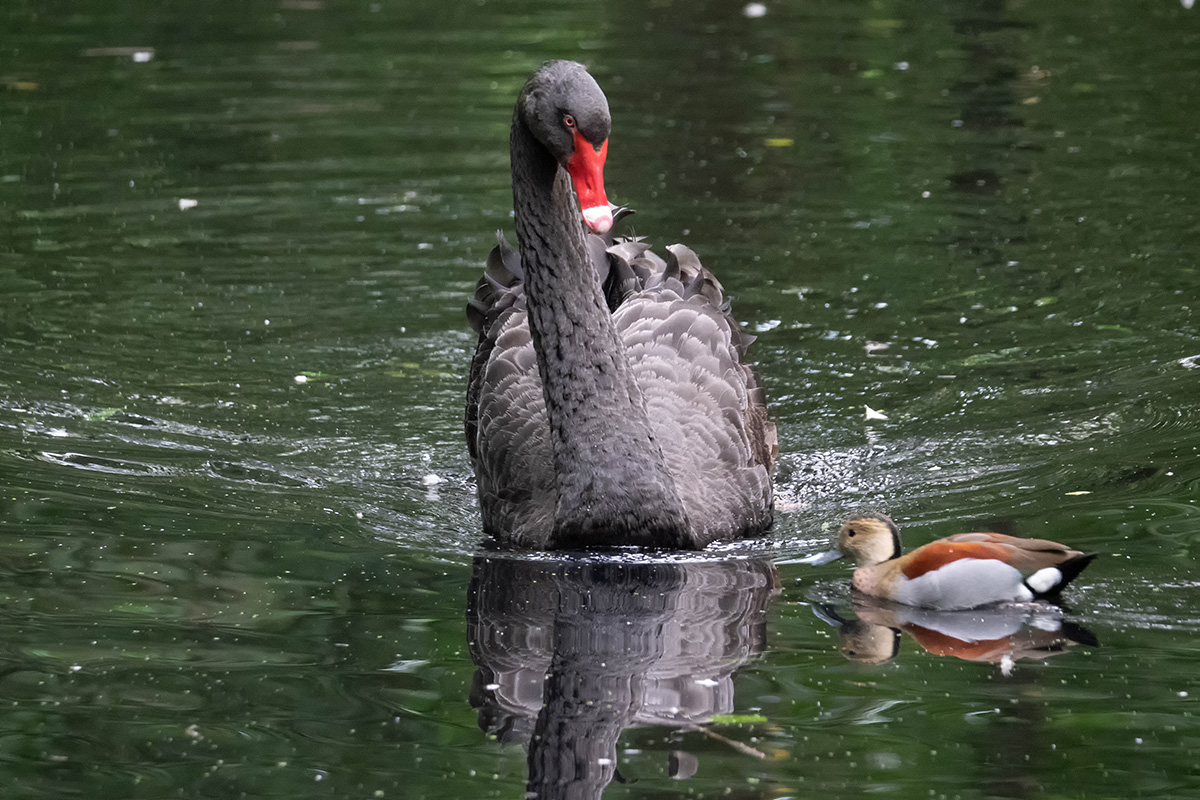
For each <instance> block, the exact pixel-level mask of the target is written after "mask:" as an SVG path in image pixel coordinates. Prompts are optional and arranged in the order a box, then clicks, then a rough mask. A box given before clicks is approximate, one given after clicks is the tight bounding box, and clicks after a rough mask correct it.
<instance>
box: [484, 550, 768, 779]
mask: <svg viewBox="0 0 1200 800" xmlns="http://www.w3.org/2000/svg"><path fill="white" fill-rule="evenodd" d="M778 593H779V578H778V574H777V573H776V571H775V568H774V567H773V566H772V565H771V564H769V563H767V562H762V561H730V562H689V563H684V562H670V561H667V562H663V561H658V562H653V563H651V562H646V561H620V560H615V559H613V558H607V559H605V558H603V557H592V558H585V557H579V558H575V559H567V560H561V559H560V560H522V559H518V558H507V557H503V556H479V557H477V558H476V560H475V564H474V573H473V575H472V578H471V588H470V593H469V597H468V603H467V631H468V637H469V643H470V650H471V658H472V660H473V661H474V662H475V665H476V667H477V670H476V672H475V678H474V684H473V686H472V688H471V705H472V707H473V708H475V709H477V710H478V712H479V724H480V727H481V728H483V729H484V730H486V731H489V732H493V733H495V735H496V737H497V738H498V739H499V741H500V742H501V743H514V742H520V743H527V747H528V764H529V778H528V794H527V796H528V797H556V798H557V797H567V798H584V797H599V796H600V795H601V793H602V792H603V790H604V787H605V786H607V785H608V783H609V782H610V781H612V780H613V778H614V777H619V776H618V773H617V739H618V737H619V736H620V735H621V732H622V731H623V730H625V729H626V728H628V727H632V726H642V725H664V726H671V727H680V728H686V727H692V726H698V725H702V724H704V723H705V722H707V721H709V720H711V719H712V718H713V717H714V716H716V715H720V714H728V713H731V712H732V711H733V710H734V698H733V674H734V672H735V671H736V670H737V669H738V668H739V667H741V666H742V665H744V664H746V663H747V662H749V661H751V660H753V659H754V658H756V657H757V656H758V655H759V654H761V653H762V652H763V651H764V649H765V648H766V640H767V637H766V611H767V607H768V606H769V605H770V602H771V598H773V597H774V596H775V595H776V594H778ZM673 759H674V761H673V763H672V774H673V775H674V776H676V777H687V775H688V774H690V771H693V770H694V763H692V760H691V758H690V757H689V756H688V755H687V754H677V755H675V756H673Z"/></svg>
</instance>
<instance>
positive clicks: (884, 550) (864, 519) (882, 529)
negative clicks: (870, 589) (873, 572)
mask: <svg viewBox="0 0 1200 800" xmlns="http://www.w3.org/2000/svg"><path fill="white" fill-rule="evenodd" d="M838 549H839V550H841V551H842V552H843V553H845V554H846V555H848V556H851V557H852V558H853V559H854V561H855V563H857V564H858V566H860V567H872V566H875V565H876V564H882V563H883V562H885V561H890V560H892V559H893V558H899V557H900V554H901V553H902V552H903V551H902V550H901V547H900V529H899V528H897V527H896V523H895V522H893V521H892V518H891V517H889V516H888V515H887V514H873V513H872V514H860V515H858V516H855V517H851V518H850V519H848V520H846V524H844V525H842V529H841V531H839V532H838Z"/></svg>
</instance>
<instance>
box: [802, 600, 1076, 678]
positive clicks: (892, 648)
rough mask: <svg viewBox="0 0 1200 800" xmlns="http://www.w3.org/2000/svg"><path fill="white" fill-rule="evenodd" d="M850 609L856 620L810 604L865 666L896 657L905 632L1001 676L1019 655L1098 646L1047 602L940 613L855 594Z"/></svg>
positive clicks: (846, 649)
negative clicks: (993, 669)
mask: <svg viewBox="0 0 1200 800" xmlns="http://www.w3.org/2000/svg"><path fill="white" fill-rule="evenodd" d="M853 608H854V613H855V615H856V616H857V619H846V618H844V617H842V616H841V615H840V614H838V612H837V611H836V609H835V608H834V607H833V606H832V605H830V604H819V605H814V606H813V612H814V613H815V614H816V615H817V616H818V617H820V618H821V619H823V620H824V621H826V622H828V623H829V624H831V625H833V626H834V627H836V628H837V629H838V648H839V650H841V653H842V655H844V656H845V657H846V658H848V659H850V660H851V661H860V662H863V663H868V664H882V663H884V662H886V661H890V660H891V659H893V658H895V657H896V656H897V655H898V654H899V652H900V641H901V639H902V638H903V635H902V634H903V633H907V634H908V635H909V636H910V637H911V638H912V640H913V641H914V642H916V643H917V644H918V645H919V646H920V647H921V648H922V649H924V650H926V651H927V652H929V653H932V654H933V655H935V656H953V657H955V658H960V659H962V660H964V661H980V662H984V663H990V664H999V665H1000V670H1001V672H1002V673H1003V674H1004V675H1009V674H1011V672H1012V669H1013V665H1014V664H1015V662H1017V661H1020V660H1021V659H1047V658H1050V657H1052V656H1057V655H1062V654H1063V653H1066V652H1068V650H1069V649H1070V648H1071V647H1073V646H1074V645H1077V644H1082V645H1086V646H1089V647H1097V646H1099V642H1098V641H1097V640H1096V637H1095V636H1093V635H1092V633H1091V631H1089V630H1087V629H1086V628H1084V627H1083V626H1081V625H1079V624H1077V623H1074V622H1071V621H1070V620H1067V619H1064V617H1063V611H1062V609H1061V608H1059V607H1057V606H1054V605H1050V604H1047V603H1010V604H1006V605H1001V606H994V607H990V608H975V609H970V610H960V611H938V610H935V609H928V608H914V607H912V606H902V605H896V604H892V603H888V602H886V601H882V600H876V599H874V598H870V597H866V596H859V595H855V597H854V599H853Z"/></svg>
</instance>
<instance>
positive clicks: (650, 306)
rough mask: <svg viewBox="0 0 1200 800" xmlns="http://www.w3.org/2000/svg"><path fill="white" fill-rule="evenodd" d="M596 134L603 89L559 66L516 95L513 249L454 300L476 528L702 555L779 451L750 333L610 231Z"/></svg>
mask: <svg viewBox="0 0 1200 800" xmlns="http://www.w3.org/2000/svg"><path fill="white" fill-rule="evenodd" d="M611 127H612V122H611V119H610V117H609V113H608V101H607V100H606V99H605V97H604V93H603V92H602V91H601V90H600V87H599V86H598V85H597V84H596V81H595V80H594V79H593V78H592V77H591V75H589V74H588V73H587V71H586V70H585V69H584V67H583V66H582V65H580V64H576V63H574V62H571V61H548V62H546V63H545V64H543V65H542V67H541V68H540V69H538V70H537V71H536V72H534V73H533V75H532V76H530V78H529V80H528V81H527V82H526V84H525V87H524V89H522V91H521V94H520V97H519V98H518V99H517V106H516V110H515V112H514V113H513V123H512V136H511V139H510V148H511V153H512V181H513V206H514V209H515V216H516V228H517V240H518V243H519V245H520V252H519V254H518V252H517V251H516V250H514V249H513V248H512V246H511V245H509V244H508V243H507V241H505V239H504V236H503V234H501V235H500V236H499V240H500V241H499V245H498V246H497V247H496V249H495V250H493V251H492V253H491V255H490V256H489V258H488V263H487V269H486V272H485V274H484V277H483V278H482V279H481V280H480V281H479V285H478V288H477V290H476V292H475V296H474V298H473V299H472V300H471V302H470V303H469V304H468V307H467V316H468V318H469V319H470V321H471V324H472V327H474V328H475V330H476V331H477V332H478V333H479V344H478V346H477V348H476V350H475V357H474V359H473V360H472V363H471V374H470V379H469V384H468V388H467V413H466V432H467V444H468V447H469V449H470V454H471V460H472V462H473V464H474V466H475V476H476V480H477V483H478V490H479V504H480V508H481V510H482V513H483V526H484V531H485V532H486V533H487V534H489V535H491V536H492V537H494V539H496V540H497V541H498V542H500V543H502V544H505V545H509V546H515V547H524V548H537V549H546V550H550V549H589V548H595V547H608V546H636V547H642V548H654V549H659V548H661V549H699V548H702V547H704V546H705V545H707V544H709V543H710V542H713V541H716V540H721V539H733V538H737V537H743V536H749V535H753V534H756V533H761V532H763V531H765V530H766V529H767V528H769V527H770V526H771V523H772V518H773V512H772V503H773V489H772V485H771V467H772V464H773V462H774V460H775V455H776V453H777V446H776V439H775V426H774V424H773V423H772V422H770V421H769V420H768V419H767V409H766V403H765V400H764V398H763V394H762V391H761V390H760V389H759V388H758V386H757V384H756V383H755V379H754V375H753V373H752V372H751V371H750V368H749V367H748V366H746V365H745V364H742V363H741V356H742V355H743V353H744V351H745V348H746V346H747V345H748V344H749V343H750V340H751V339H752V338H753V337H751V336H747V335H745V334H743V333H741V331H740V330H739V328H738V325H737V323H736V322H735V321H734V320H733V319H732V317H730V315H729V313H728V303H727V302H726V301H725V300H724V298H723V296H722V289H721V285H720V283H718V282H717V280H716V278H714V277H713V276H712V275H711V274H710V273H709V272H708V271H707V270H705V269H704V267H702V266H701V265H700V261H699V260H698V259H697V258H696V255H695V254H694V253H692V251H691V250H688V249H687V248H686V247H683V246H682V245H674V246H672V247H669V248H667V253H666V258H665V259H664V258H661V257H659V256H657V255H655V254H654V253H652V252H651V251H650V249H649V247H648V246H647V245H645V244H644V243H642V242H641V241H640V240H638V239H623V240H622V239H617V240H614V239H612V238H611V235H609V233H608V232H609V229H610V228H611V227H612V225H613V223H614V221H615V220H619V219H620V218H621V217H622V216H624V215H625V213H626V211H625V209H620V208H616V207H612V206H610V205H609V203H608V200H607V197H606V195H605V191H604V178H603V167H604V159H605V155H606V152H607V148H608V135H609V131H610V129H611ZM572 189H574V192H575V193H576V194H578V197H579V204H578V205H577V204H576V202H575V199H574V197H573V195H572ZM614 211H615V213H614ZM581 216H582V219H581ZM585 225H586V227H587V228H588V229H590V232H587V231H585V230H584V226H585Z"/></svg>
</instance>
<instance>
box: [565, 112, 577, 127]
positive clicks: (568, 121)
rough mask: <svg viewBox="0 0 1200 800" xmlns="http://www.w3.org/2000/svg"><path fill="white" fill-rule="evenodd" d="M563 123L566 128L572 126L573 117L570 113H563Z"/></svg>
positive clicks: (573, 122)
mask: <svg viewBox="0 0 1200 800" xmlns="http://www.w3.org/2000/svg"><path fill="white" fill-rule="evenodd" d="M563 125H565V126H567V127H568V128H574V127H575V118H574V117H573V116H571V115H570V114H563Z"/></svg>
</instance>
